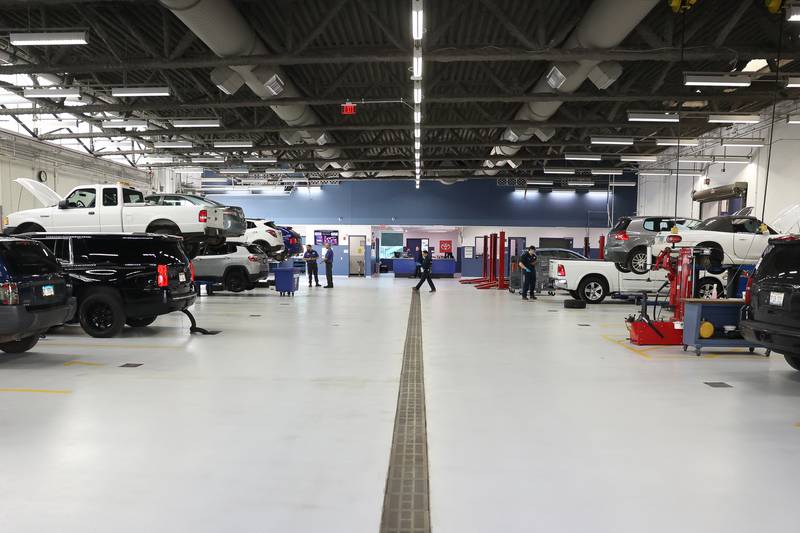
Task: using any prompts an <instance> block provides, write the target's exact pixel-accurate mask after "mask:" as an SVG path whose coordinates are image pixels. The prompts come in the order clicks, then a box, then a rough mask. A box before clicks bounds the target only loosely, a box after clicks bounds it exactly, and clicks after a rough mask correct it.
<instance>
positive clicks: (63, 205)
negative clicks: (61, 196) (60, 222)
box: [58, 200, 69, 209]
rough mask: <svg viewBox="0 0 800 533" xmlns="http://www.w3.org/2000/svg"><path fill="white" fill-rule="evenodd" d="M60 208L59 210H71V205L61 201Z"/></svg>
mask: <svg viewBox="0 0 800 533" xmlns="http://www.w3.org/2000/svg"><path fill="white" fill-rule="evenodd" d="M58 208H59V209H68V208H69V204H67V201H66V200H61V201H60V202H58Z"/></svg>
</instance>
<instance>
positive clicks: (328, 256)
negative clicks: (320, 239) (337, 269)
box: [322, 242, 333, 289]
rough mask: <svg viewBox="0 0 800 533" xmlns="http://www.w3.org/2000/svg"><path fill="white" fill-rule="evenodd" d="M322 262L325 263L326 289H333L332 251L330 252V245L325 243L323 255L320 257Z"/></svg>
mask: <svg viewBox="0 0 800 533" xmlns="http://www.w3.org/2000/svg"><path fill="white" fill-rule="evenodd" d="M322 259H323V261H325V279H326V281H327V285H325V288H326V289H332V288H333V250H331V243H329V242H326V243H325V255H323V257H322Z"/></svg>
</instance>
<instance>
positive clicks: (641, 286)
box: [549, 259, 725, 304]
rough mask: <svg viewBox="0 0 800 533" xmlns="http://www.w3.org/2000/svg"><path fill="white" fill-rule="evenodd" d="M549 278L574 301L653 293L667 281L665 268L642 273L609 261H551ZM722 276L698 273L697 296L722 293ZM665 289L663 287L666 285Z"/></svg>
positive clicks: (594, 300)
mask: <svg viewBox="0 0 800 533" xmlns="http://www.w3.org/2000/svg"><path fill="white" fill-rule="evenodd" d="M549 275H550V278H551V279H552V280H553V285H554V286H555V287H556V288H557V289H563V290H566V291H569V294H570V296H572V297H573V298H575V299H576V300H585V301H586V303H590V304H598V303H600V302H602V301H603V300H605V298H606V297H607V296H620V295H623V294H636V293H638V294H641V293H642V292H648V293H656V292H658V290H659V289H661V287H663V286H664V284H665V283H666V282H667V273H666V271H665V270H654V271H649V272H645V273H644V274H635V273H633V272H620V271H619V270H618V269H617V266H616V265H615V264H614V263H612V262H610V261H569V260H563V259H551V260H550V270H549ZM723 279H724V278H723V277H722V276H717V275H714V274H709V273H705V272H704V273H701V275H700V279H699V280H698V283H697V285H696V287H697V289H696V292H697V295H698V297H700V298H711V297H712V295H714V294H715V293H716V294H720V295H722V294H724V289H725V286H724V284H723V283H724V281H723ZM665 290H666V287H665Z"/></svg>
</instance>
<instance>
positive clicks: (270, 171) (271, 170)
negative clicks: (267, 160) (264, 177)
mask: <svg viewBox="0 0 800 533" xmlns="http://www.w3.org/2000/svg"><path fill="white" fill-rule="evenodd" d="M257 174H294V169H293V168H265V169H263V170H259V171H258V172H257Z"/></svg>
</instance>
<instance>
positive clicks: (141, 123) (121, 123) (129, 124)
mask: <svg viewBox="0 0 800 533" xmlns="http://www.w3.org/2000/svg"><path fill="white" fill-rule="evenodd" d="M100 125H101V127H103V128H112V129H113V128H146V127H147V121H146V120H139V119H130V118H125V119H111V120H104V121H103V122H101V123H100Z"/></svg>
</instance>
